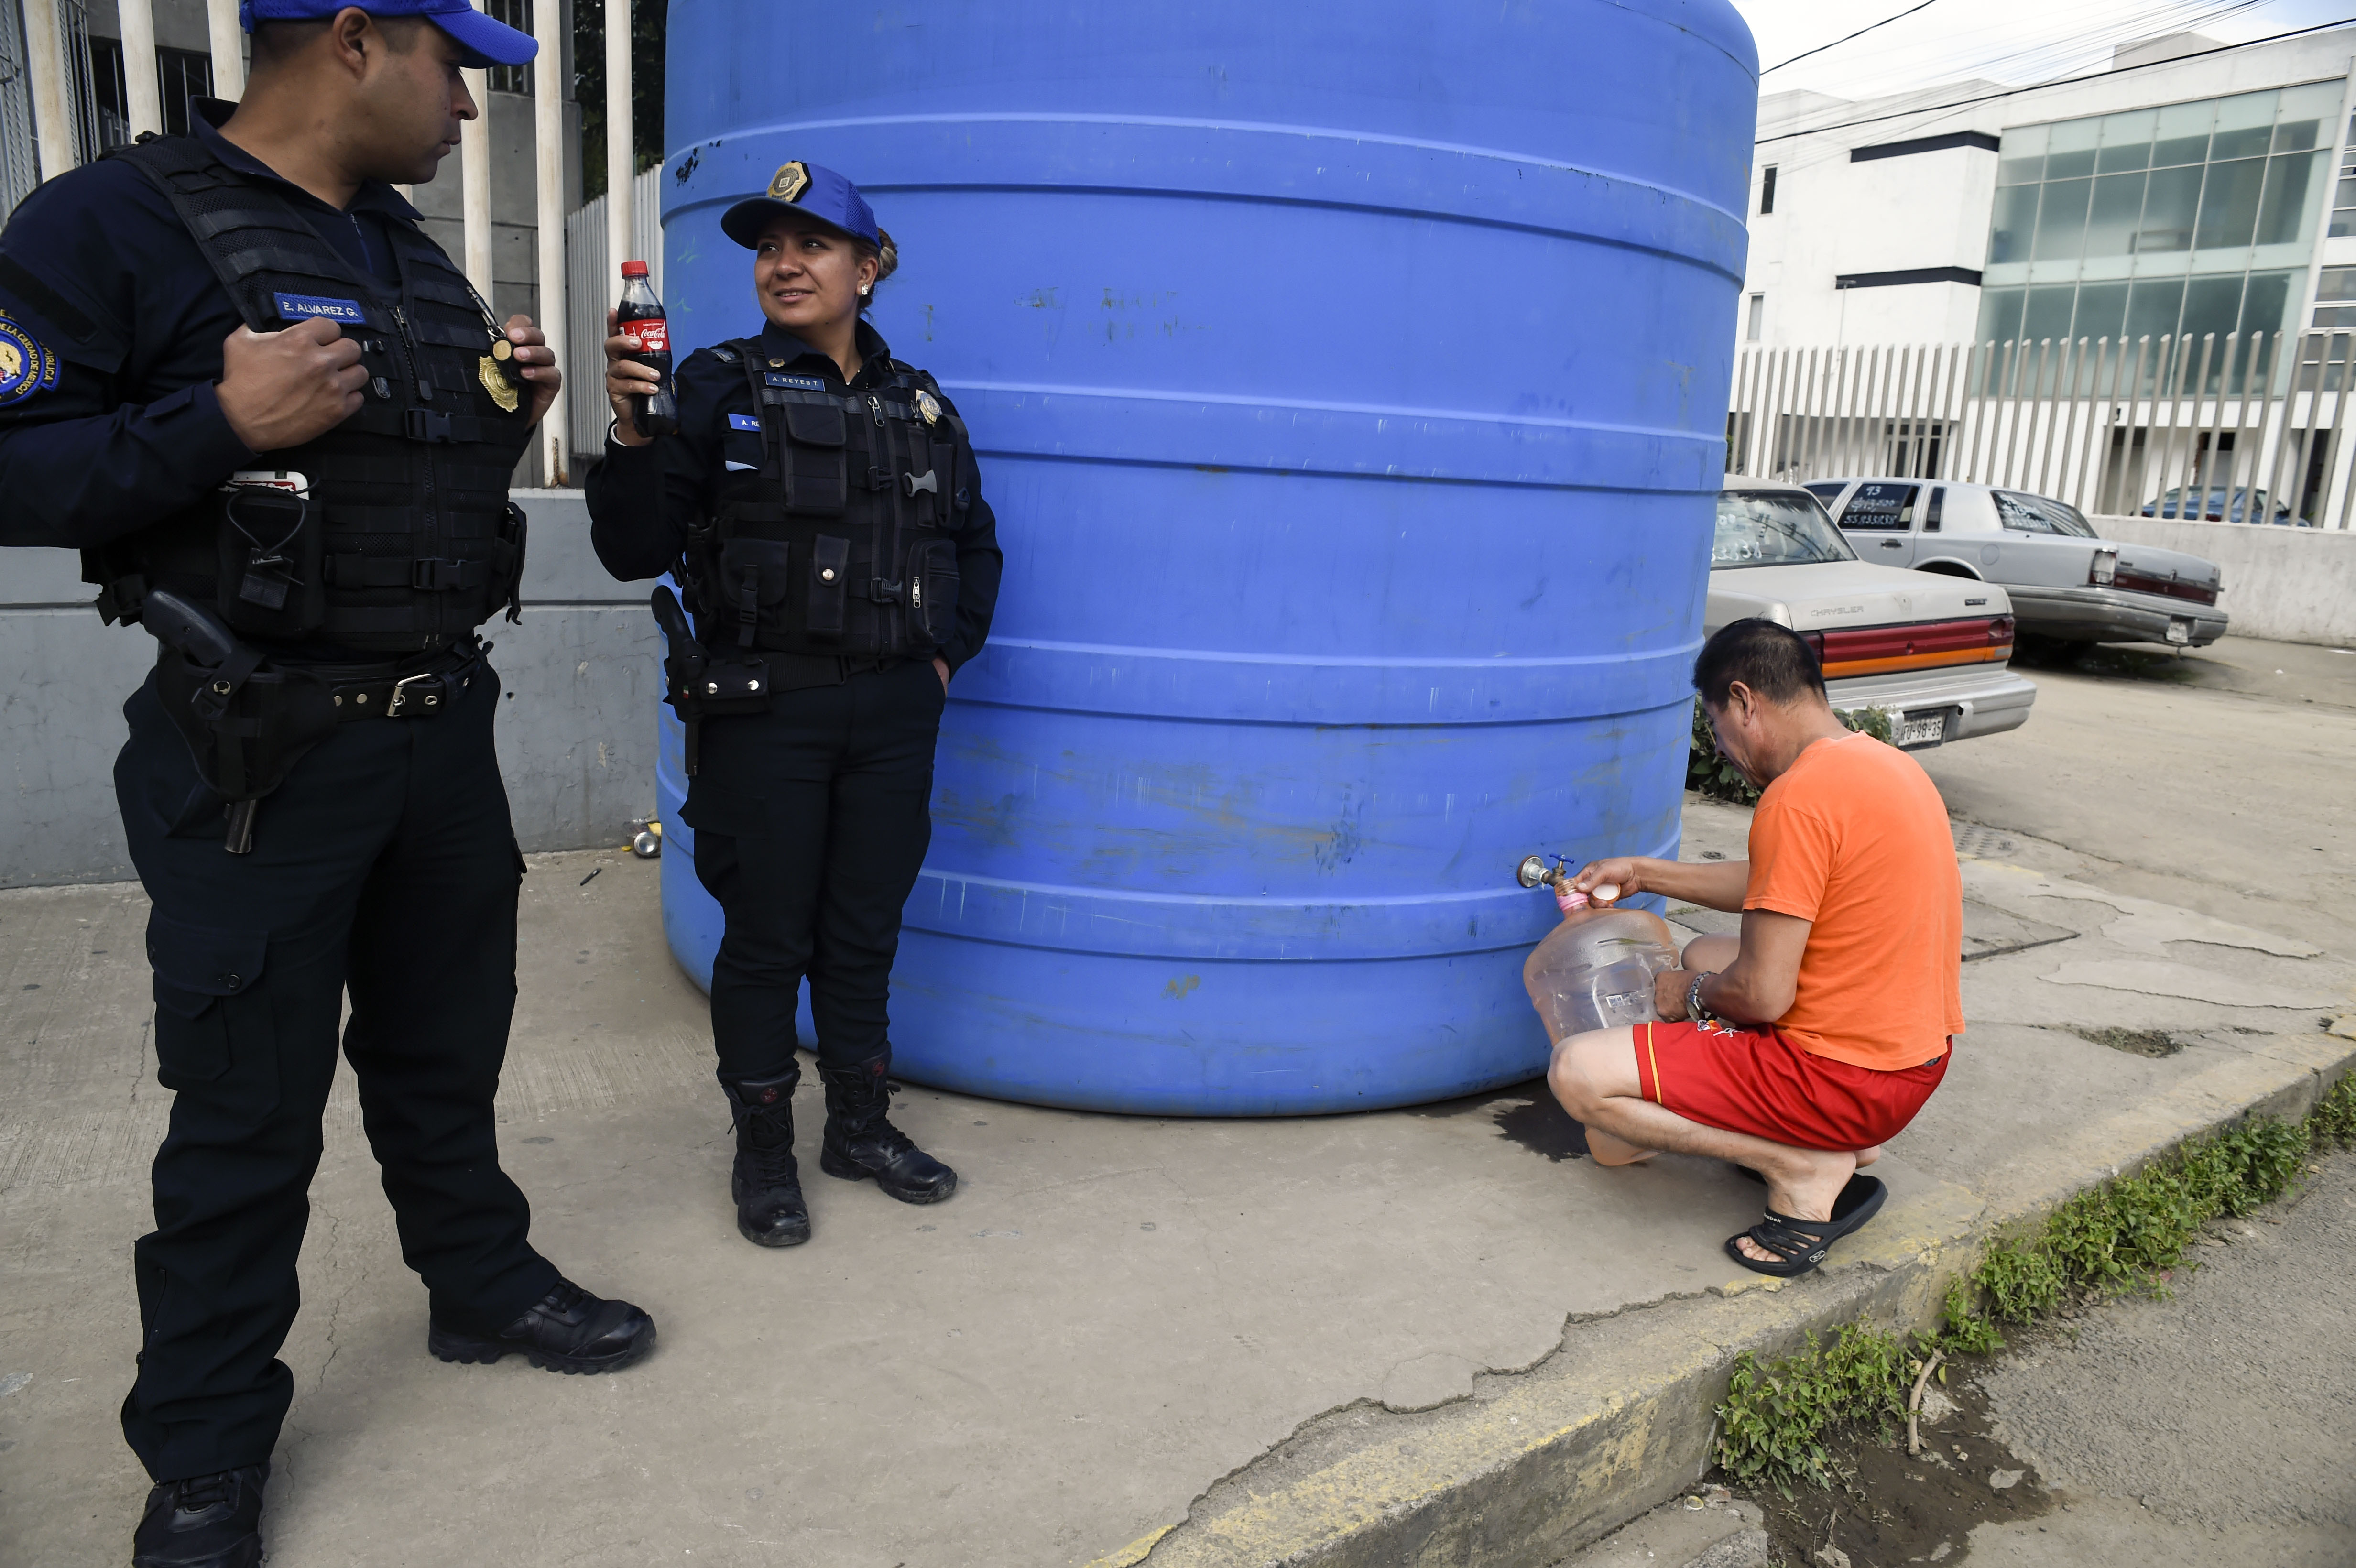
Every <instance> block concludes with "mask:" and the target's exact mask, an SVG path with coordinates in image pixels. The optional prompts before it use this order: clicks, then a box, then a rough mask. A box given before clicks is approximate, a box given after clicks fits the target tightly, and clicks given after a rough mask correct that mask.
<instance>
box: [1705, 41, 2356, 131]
mask: <svg viewBox="0 0 2356 1568" xmlns="http://www.w3.org/2000/svg"><path fill="white" fill-rule="evenodd" d="M2351 25H2356V16H2342V17H2340V19H2339V20H2338V21H2336V22H2318V23H2316V24H2315V25H2314V26H2313V27H2293V28H2291V29H2290V30H2289V31H2288V32H2286V33H2275V34H2272V35H2271V36H2269V37H2263V38H2251V39H2249V40H2247V41H2246V42H2244V43H2238V44H2220V45H2218V46H2217V47H2216V48H2213V49H2194V50H2192V51H2191V52H2190V53H2189V54H2180V55H2174V56H2171V57H2170V58H2169V59H2164V60H2144V61H2141V62H2139V63H2137V64H2136V65H2121V66H2113V67H2112V68H2111V69H2108V70H2095V71H2088V72H2087V73H2086V74H2085V75H2083V76H2065V77H2061V78H2059V79H2057V80H2052V81H2032V82H2030V83H2029V85H2028V86H2026V87H2008V88H2006V89H2005V90H2004V91H2001V92H1983V93H1981V94H1979V95H1978V96H1977V97H1976V98H1958V99H1955V100H1954V101H1951V102H1947V103H1926V104H1924V105H1922V107H1921V108H1920V109H1901V110H1899V111H1897V112H1894V113H1890V114H1870V115H1868V116H1866V117H1865V118H1864V119H1862V120H1843V121H1839V122H1837V123H1834V124H1830V125H1811V126H1809V127H1808V128H1807V129H1806V130H1804V131H1785V132H1783V133H1779V134H1777V135H1773V136H1762V137H1760V138H1759V139H1758V140H1757V141H1755V142H1753V143H1752V144H1751V145H1752V146H1755V147H1763V146H1765V145H1766V144H1768V143H1770V142H1788V141H1791V140H1792V139H1793V138H1794V137H1796V136H1815V135H1821V134H1822V133H1825V132H1826V131H1846V130H1847V129H1849V128H1850V127H1851V126H1854V125H1878V124H1879V123H1882V122H1883V121H1885V120H1904V119H1906V118H1908V117H1909V116H1912V115H1915V114H1935V113H1937V112H1940V111H1941V110H1944V109H1961V108H1964V107H1965V106H1966V105H1967V104H1973V103H1987V102H1989V101H1993V100H1995V99H1998V98H2011V97H2014V96H2016V95H2017V94H2019V93H2023V92H2041V91H2044V90H2045V89H2046V88H2049V87H2071V86H2074V85H2075V84H2077V83H2078V82H2082V81H2099V80H2102V79H2103V78H2104V77H2106V76H2120V75H2124V74H2125V73H2126V72H2127V71H2131V70H2148V69H2151V68H2152V67H2154V66H2160V65H2175V64H2177V63H2179V61H2182V60H2189V59H2201V57H2202V56H2204V55H2222V54H2224V53H2226V52H2228V51H2229V50H2233V49H2250V48H2257V47H2258V46H2259V45H2260V44H2278V43H2280V42H2282V41H2283V40H2284V39H2285V38H2296V37H2303V36H2304V35H2306V34H2308V33H2325V32H2329V31H2330V30H2331V29H2332V28H2334V27H2350V26H2351Z"/></svg>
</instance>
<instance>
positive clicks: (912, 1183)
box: [818, 1055, 957, 1203]
mask: <svg viewBox="0 0 2356 1568" xmlns="http://www.w3.org/2000/svg"><path fill="white" fill-rule="evenodd" d="M891 1067H892V1059H891V1057H890V1056H888V1055H886V1056H879V1057H877V1058H876V1059H875V1060H874V1061H870V1062H865V1063H862V1065H860V1066H857V1067H821V1068H819V1070H818V1072H819V1077H821V1078H823V1079H825V1080H826V1141H825V1142H824V1143H823V1144H821V1145H820V1146H819V1155H818V1168H819V1169H820V1170H823V1171H825V1172H826V1173H827V1174H828V1175H829V1176H839V1177H841V1178H842V1179H844V1180H845V1181H858V1180H862V1179H864V1178H867V1177H870V1176H872V1177H873V1178H874V1179H875V1185H876V1186H878V1187H880V1188H882V1189H883V1190H884V1191H885V1192H888V1193H890V1194H891V1195H892V1196H893V1197H894V1198H897V1199H898V1200H900V1201H901V1202H903V1203H938V1202H939V1201H940V1200H942V1199H944V1198H947V1197H948V1195H949V1194H951V1193H952V1192H955V1191H956V1190H957V1172H956V1171H954V1170H951V1169H950V1168H948V1166H946V1165H943V1164H942V1163H941V1162H940V1161H939V1160H937V1159H935V1158H934V1157H932V1156H931V1155H928V1154H926V1152H925V1151H924V1150H923V1149H920V1148H918V1147H916V1142H915V1140H914V1139H912V1138H910V1137H909V1136H908V1135H907V1134H905V1133H904V1132H902V1131H901V1130H900V1129H899V1128H897V1127H895V1126H894V1125H892V1083H891V1077H890V1072H891Z"/></svg>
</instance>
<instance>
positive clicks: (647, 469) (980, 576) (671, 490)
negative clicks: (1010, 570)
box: [588, 321, 1004, 670]
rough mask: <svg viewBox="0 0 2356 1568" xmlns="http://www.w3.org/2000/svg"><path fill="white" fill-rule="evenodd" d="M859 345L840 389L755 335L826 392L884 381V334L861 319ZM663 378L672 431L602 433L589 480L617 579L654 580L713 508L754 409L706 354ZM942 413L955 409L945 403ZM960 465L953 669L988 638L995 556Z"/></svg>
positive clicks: (826, 362) (810, 360)
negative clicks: (631, 441)
mask: <svg viewBox="0 0 2356 1568" xmlns="http://www.w3.org/2000/svg"><path fill="white" fill-rule="evenodd" d="M858 340H859V354H860V358H861V360H862V364H861V366H860V368H859V375H858V377H857V378H856V379H853V380H852V381H851V382H850V383H849V384H848V385H846V384H845V383H844V381H843V379H842V368H841V366H839V365H837V364H836V363H835V362H834V361H833V360H832V359H830V358H829V357H827V356H825V355H823V354H820V353H819V351H818V350H816V349H815V348H812V347H810V346H809V344H807V343H804V342H803V341H802V340H801V339H800V338H798V337H797V336H794V335H793V334H792V333H790V332H787V330H786V329H785V328H784V327H782V326H779V325H776V323H775V322H770V323H768V324H767V325H764V326H763V327H762V329H761V351H762V353H763V354H764V355H765V356H766V357H768V358H771V359H782V360H784V361H785V362H786V365H787V368H788V369H790V370H792V371H794V372H795V373H797V374H799V375H804V376H818V377H822V378H824V379H825V381H826V386H827V390H829V391H830V392H848V391H850V390H852V389H870V388H876V387H882V386H884V385H885V384H887V383H888V382H889V381H890V379H891V378H892V375H893V364H894V361H893V359H892V350H891V348H890V347H888V346H887V345H886V344H885V343H884V341H883V334H881V333H879V332H877V331H876V330H875V329H874V328H873V326H870V325H868V324H867V323H866V322H864V321H862V322H861V323H860V324H859V339H858ZM903 368H905V367H903ZM672 379H673V385H674V388H675V389H676V392H677V395H678V398H679V433H678V434H677V435H673V436H665V437H663V438H662V439H660V440H659V441H655V442H653V443H649V444H648V445H645V446H624V445H622V444H621V443H619V442H617V441H616V440H614V439H613V437H612V436H610V435H608V436H607V437H606V438H605V462H603V463H600V464H597V466H596V468H595V470H594V472H592V473H591V475H590V476H589V486H588V488H589V517H590V519H591V520H590V527H589V533H590V539H591V541H592V542H593V543H594V544H595V545H596V547H597V559H598V560H602V561H604V562H605V570H606V571H610V572H612V573H613V574H614V575H615V576H616V577H618V578H620V579H621V580H622V581H625V582H628V581H636V580H639V579H643V578H648V577H660V576H661V575H662V574H663V573H664V572H666V571H669V570H670V569H671V563H672V562H673V561H675V560H678V559H679V556H680V551H681V550H682V549H685V548H686V545H687V529H688V527H689V525H690V524H691V523H694V522H695V521H697V520H698V519H700V518H702V517H710V516H711V515H712V512H713V511H715V510H716V509H717V507H718V503H717V501H716V499H715V496H714V492H715V491H716V490H717V489H718V488H719V481H720V475H722V474H723V473H724V472H725V469H724V468H723V464H724V463H725V462H726V461H727V458H726V454H725V452H724V451H723V445H724V442H725V438H726V436H727V434H728V416H729V415H731V414H757V413H759V411H760V410H759V408H758V406H757V405H756V404H755V401H754V400H753V389H752V388H751V387H749V386H747V385H746V384H745V381H744V368H743V367H742V366H741V365H733V364H730V363H728V362H727V361H725V360H723V359H721V358H720V357H718V356H716V355H714V354H713V353H712V351H711V350H709V349H700V350H698V351H697V352H695V353H693V354H691V355H689V356H688V357H686V358H685V359H684V360H682V361H680V365H679V368H678V370H677V372H676V373H675V375H674V376H673V378H672ZM942 401H943V402H944V403H947V402H948V399H947V398H944V399H942ZM950 411H951V412H955V411H956V408H955V405H954V404H952V405H950ZM959 467H960V468H961V469H962V471H964V472H966V473H969V474H975V475H977V477H976V478H975V479H974V481H973V482H972V484H971V485H969V487H968V488H969V495H968V496H967V507H966V509H965V511H964V513H963V514H962V517H963V520H962V522H959V523H953V524H951V525H950V526H949V528H948V529H947V530H946V531H947V532H948V534H949V536H950V537H951V538H952V539H955V540H956V541H957V552H958V611H957V629H956V631H955V632H953V633H952V634H950V636H949V640H948V645H947V646H945V647H943V648H942V649H941V650H940V656H941V657H942V658H943V659H944V660H946V661H947V662H948V667H949V668H950V669H952V670H954V669H956V668H957V667H958V666H960V665H962V664H964V663H965V662H966V660H968V659H969V658H971V657H973V656H974V655H976V654H978V653H980V651H981V645H982V641H983V639H985V638H986V637H988V636H989V635H990V618H991V613H992V612H993V611H994V610H996V609H997V607H998V577H999V571H1000V569H1001V564H1002V562H1003V560H1004V558H1003V557H1002V556H1001V553H1000V551H999V549H998V519H997V518H996V517H994V516H993V515H992V514H991V510H990V503H989V502H987V501H985V500H983V499H982V498H981V481H980V477H979V470H978V468H977V466H976V465H975V464H974V461H973V451H972V449H971V448H970V447H967V448H966V450H965V453H964V457H963V459H962V461H961V463H960V464H959Z"/></svg>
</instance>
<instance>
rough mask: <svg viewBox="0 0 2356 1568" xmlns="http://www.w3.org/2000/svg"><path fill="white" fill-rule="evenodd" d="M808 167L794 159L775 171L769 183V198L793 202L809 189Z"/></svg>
mask: <svg viewBox="0 0 2356 1568" xmlns="http://www.w3.org/2000/svg"><path fill="white" fill-rule="evenodd" d="M809 183H810V177H809V165H807V164H805V163H803V162H802V161H801V160H800V159H799V158H796V159H795V160H794V161H793V162H792V163H789V164H787V165H785V166H784V167H782V168H780V169H779V170H778V171H777V174H776V178H775V179H772V180H771V181H770V182H769V197H770V199H772V200H775V201H793V200H796V199H798V197H800V196H801V194H802V192H804V191H806V190H808V189H809Z"/></svg>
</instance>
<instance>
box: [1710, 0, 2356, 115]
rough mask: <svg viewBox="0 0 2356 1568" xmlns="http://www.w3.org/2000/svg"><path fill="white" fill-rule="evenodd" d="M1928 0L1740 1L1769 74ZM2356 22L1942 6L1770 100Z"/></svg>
mask: <svg viewBox="0 0 2356 1568" xmlns="http://www.w3.org/2000/svg"><path fill="white" fill-rule="evenodd" d="M1917 3H1918V0H1733V4H1734V8H1735V9H1736V10H1737V11H1740V13H1741V14H1742V17H1743V20H1745V21H1746V22H1749V23H1750V24H1751V35H1752V37H1755V38H1757V39H1758V41H1759V63H1760V65H1761V66H1762V68H1764V67H1770V66H1773V65H1775V64H1776V63H1777V62H1779V61H1783V60H1787V59H1791V58H1792V57H1793V56H1794V55H1797V54H1800V53H1802V52H1803V51H1804V50H1808V49H1813V48H1816V47H1817V46H1819V45H1821V44H1828V43H1831V42H1832V41H1833V40H1834V39H1836V38H1838V37H1842V36H1843V35H1844V34H1847V33H1852V32H1855V31H1856V30H1857V29H1858V28H1859V27H1865V26H1867V25H1869V23H1873V22H1878V21H1879V20H1881V19H1882V18H1883V17H1885V16H1894V15H1895V14H1897V13H1899V12H1901V11H1904V10H1906V9H1907V8H1908V7H1909V6H1910V5H1915V4H1917ZM2342 18H2356V0H1932V4H1931V5H1929V6H1927V7H1926V8H1925V9H1923V10H1922V11H1920V12H1917V13H1916V14H1915V15H1913V16H1907V17H1904V18H1903V19H1901V20H1899V21H1895V22H1892V23H1890V26H1888V27H1882V28H1879V29H1878V30H1877V31H1874V32H1870V33H1868V34H1866V35H1865V37H1861V38H1858V39H1856V40H1855V41H1854V42H1851V43H1846V44H1842V45H1840V46H1838V47H1837V48H1830V49H1826V51H1825V52H1824V53H1823V54H1820V55H1815V56H1813V57H1811V58H1810V59H1804V60H1802V61H1800V62H1799V63H1797V64H1795V65H1791V66H1787V67H1785V68H1784V69H1781V70H1772V71H1769V72H1768V73H1767V75H1766V76H1765V77H1764V79H1763V80H1762V81H1761V82H1760V91H1762V93H1768V92H1781V91H1786V90H1788V89H1791V88H1807V89H1810V90H1812V91H1816V92H1826V93H1830V94H1832V95H1833V96H1835V97H1837V98H1873V97H1879V96H1880V95H1881V94H1883V93H1889V92H1902V91H1906V90H1908V89H1910V88H1916V87H1924V86H1928V85H1930V84H1932V83H1934V82H1943V81H1951V80H1956V79H1959V78H1971V77H1986V78H1988V79H1990V80H1996V81H2000V82H2004V83H2006V84H2007V85H2019V84H2023V83H2028V82H2032V81H2045V80H2051V79H2053V78H2055V77H2061V76H2074V75H2077V74H2080V73H2081V72H2084V71H2090V70H2100V69H2104V67H2106V66H2108V65H2109V64H2110V62H2111V49H2112V48H2113V47H2114V46H2115V45H2116V44H2118V43H2121V42H2124V41H2126V40H2130V39H2134V38H2144V37H2154V36H2156V35H2158V34H2163V33H2174V32H2196V33H2203V34H2206V35H2207V36H2209V37H2212V38H2215V39H2216V40H2217V41H2218V42H2220V43H2241V42H2244V41H2246V40H2248V39H2252V38H2262V37H2267V36H2268V35H2270V34H2274V33H2279V32H2284V31H2286V30H2288V29H2290V28H2293V27H2308V26H2311V25H2313V24H2315V23H2318V22H2332V21H2339V20H2340V19H2342Z"/></svg>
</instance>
